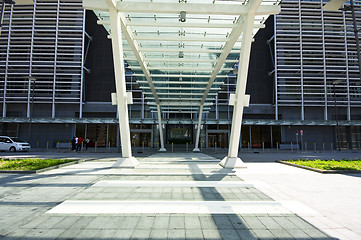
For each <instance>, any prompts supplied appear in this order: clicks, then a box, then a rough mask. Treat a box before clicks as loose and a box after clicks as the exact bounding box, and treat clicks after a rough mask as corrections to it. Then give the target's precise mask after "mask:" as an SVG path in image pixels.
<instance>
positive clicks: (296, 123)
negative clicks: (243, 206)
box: [0, 117, 361, 126]
mask: <svg viewBox="0 0 361 240" xmlns="http://www.w3.org/2000/svg"><path fill="white" fill-rule="evenodd" d="M0 123H21V124H27V123H30V119H29V118H21V117H16V118H11V117H6V118H0ZM31 123H32V124H50V123H51V124H118V119H117V118H50V117H49V118H32V119H31ZM129 123H131V124H156V123H158V121H156V120H153V119H130V120H129ZM231 123H232V121H231V120H208V119H207V120H205V121H202V124H206V125H210V124H219V125H224V124H231ZM164 124H197V119H193V120H192V119H189V120H188V119H179V120H165V121H164ZM242 125H248V126H249V125H252V126H254V125H255V126H336V125H339V126H361V120H355V121H338V122H336V121H323V120H305V121H301V120H268V119H244V120H243V121H242Z"/></svg>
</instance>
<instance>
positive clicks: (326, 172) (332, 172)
mask: <svg viewBox="0 0 361 240" xmlns="http://www.w3.org/2000/svg"><path fill="white" fill-rule="evenodd" d="M276 162H278V163H282V164H285V165H289V166H292V167H298V168H302V169H305V170H310V171H314V172H318V173H323V174H330V173H331V174H335V173H361V171H358V170H321V169H317V168H312V167H306V166H302V165H298V164H294V163H289V162H286V161H283V160H277V161H276Z"/></svg>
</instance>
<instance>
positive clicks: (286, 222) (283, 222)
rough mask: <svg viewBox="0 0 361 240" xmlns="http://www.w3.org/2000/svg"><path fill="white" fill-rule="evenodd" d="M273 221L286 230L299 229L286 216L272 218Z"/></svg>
mask: <svg viewBox="0 0 361 240" xmlns="http://www.w3.org/2000/svg"><path fill="white" fill-rule="evenodd" d="M272 219H273V220H274V221H276V222H277V223H278V224H279V225H281V226H282V227H283V228H284V229H297V228H298V227H297V226H296V225H295V224H294V223H292V222H291V221H290V220H289V219H287V217H285V216H272Z"/></svg>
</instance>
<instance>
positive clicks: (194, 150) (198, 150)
mask: <svg viewBox="0 0 361 240" xmlns="http://www.w3.org/2000/svg"><path fill="white" fill-rule="evenodd" d="M200 151H201V150H200V149H199V148H194V149H193V152H200Z"/></svg>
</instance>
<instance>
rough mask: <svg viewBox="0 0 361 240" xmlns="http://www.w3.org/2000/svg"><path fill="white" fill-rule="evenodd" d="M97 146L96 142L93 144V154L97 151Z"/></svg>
mask: <svg viewBox="0 0 361 240" xmlns="http://www.w3.org/2000/svg"><path fill="white" fill-rule="evenodd" d="M97 145H98V142H95V145H94V152H96V151H97Z"/></svg>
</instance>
